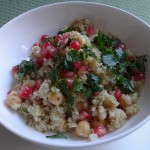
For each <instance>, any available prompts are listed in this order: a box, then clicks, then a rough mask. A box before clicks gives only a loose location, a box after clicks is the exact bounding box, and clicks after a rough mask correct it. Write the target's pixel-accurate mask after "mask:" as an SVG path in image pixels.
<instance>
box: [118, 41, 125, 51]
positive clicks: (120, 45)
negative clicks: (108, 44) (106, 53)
mask: <svg viewBox="0 0 150 150" xmlns="http://www.w3.org/2000/svg"><path fill="white" fill-rule="evenodd" d="M118 48H121V49H122V50H123V51H125V49H126V45H125V44H124V43H122V42H121V43H120V44H119V46H118Z"/></svg>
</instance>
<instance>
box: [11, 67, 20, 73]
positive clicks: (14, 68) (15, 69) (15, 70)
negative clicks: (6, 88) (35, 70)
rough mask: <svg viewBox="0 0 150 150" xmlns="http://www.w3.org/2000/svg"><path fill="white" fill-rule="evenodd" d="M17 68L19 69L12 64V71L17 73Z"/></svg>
mask: <svg viewBox="0 0 150 150" xmlns="http://www.w3.org/2000/svg"><path fill="white" fill-rule="evenodd" d="M18 70H19V68H18V67H17V66H14V67H13V68H12V73H14V74H15V73H17V72H18Z"/></svg>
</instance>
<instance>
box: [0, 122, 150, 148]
mask: <svg viewBox="0 0 150 150" xmlns="http://www.w3.org/2000/svg"><path fill="white" fill-rule="evenodd" d="M81 149H82V148H81ZM93 149H94V150H150V121H149V122H148V123H146V124H145V125H144V126H143V127H141V128H140V129H138V130H137V131H135V132H133V133H131V134H130V135H128V136H126V137H124V138H121V139H119V140H116V141H113V142H109V143H107V144H102V145H100V146H96V147H94V148H92V147H90V148H86V150H93ZM0 150H52V149H50V148H43V147H41V146H39V145H35V144H33V143H30V142H28V141H25V140H23V139H21V138H19V137H18V136H16V135H14V134H12V133H11V132H9V131H7V130H6V129H5V128H4V127H2V126H1V125H0ZM78 150H80V149H79V148H78Z"/></svg>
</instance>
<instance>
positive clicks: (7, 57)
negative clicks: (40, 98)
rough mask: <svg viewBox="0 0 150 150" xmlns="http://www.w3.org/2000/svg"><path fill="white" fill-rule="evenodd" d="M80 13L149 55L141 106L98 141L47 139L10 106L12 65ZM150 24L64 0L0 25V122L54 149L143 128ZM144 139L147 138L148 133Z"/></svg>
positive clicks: (148, 112)
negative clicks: (40, 39)
mask: <svg viewBox="0 0 150 150" xmlns="http://www.w3.org/2000/svg"><path fill="white" fill-rule="evenodd" d="M78 17H85V18H89V19H90V20H91V21H92V22H93V24H94V26H95V27H96V28H100V29H101V31H103V32H105V33H108V32H111V33H112V34H114V35H116V36H117V37H118V38H120V39H121V40H122V41H124V42H125V43H126V44H127V46H128V47H129V48H130V49H131V50H132V51H133V52H134V53H136V54H137V55H141V54H147V55H148V57H147V59H148V63H147V65H146V68H147V72H146V76H147V78H146V82H145V86H144V87H143V88H142V92H141V95H140V98H139V101H138V104H139V106H140V108H141V111H140V112H139V113H138V114H137V115H135V116H134V117H132V118H131V119H130V120H129V121H128V122H127V123H126V124H125V125H124V126H123V127H122V128H120V129H119V130H116V131H115V132H111V133H109V134H107V135H106V136H104V137H102V138H100V139H98V140H96V141H93V142H92V141H88V140H84V139H77V138H74V137H72V136H69V138H68V139H56V140H52V139H46V138H45V135H44V134H43V133H40V132H37V131H36V130H34V129H33V128H30V127H28V126H27V125H26V124H25V122H24V121H23V119H22V118H21V117H20V116H19V115H18V113H17V112H14V111H12V110H10V109H9V108H8V107H7V106H6V105H5V99H6V95H7V92H8V90H9V89H10V88H11V86H12V84H13V82H14V79H13V77H12V74H11V72H10V70H11V68H12V66H14V65H16V64H18V63H20V61H21V60H23V59H25V58H26V57H27V56H28V54H29V50H30V48H31V46H32V44H33V43H34V42H36V41H38V40H39V37H40V36H41V35H42V34H50V35H54V34H56V33H57V31H58V29H59V28H62V27H64V26H66V25H68V24H69V23H71V22H72V21H73V20H74V19H76V18H78ZM149 40H150V26H149V25H148V24H146V23H145V22H143V21H142V20H140V19H139V18H137V17H135V16H134V15H132V14H130V13H127V12H125V11H123V10H120V9H117V8H114V7H111V6H107V5H102V4H96V3H85V2H65V3H56V4H52V5H46V6H42V7H39V8H36V9H33V10H31V11H28V12H26V13H24V14H22V15H20V16H18V17H16V18H15V19H13V20H12V21H10V22H8V23H7V24H6V25H4V26H3V27H2V28H1V29H0V52H1V55H0V64H1V67H0V123H1V124H2V125H3V126H4V127H6V128H7V129H9V130H10V131H11V132H13V133H15V134H16V135H18V136H20V137H22V138H24V139H26V140H29V141H31V142H34V143H37V144H40V145H43V146H47V147H55V148H59V147H60V148H62V147H64V148H67V147H68V148H69V147H72V148H73V147H85V146H92V145H97V144H101V143H106V142H109V141H112V140H115V139H118V138H121V137H123V136H125V135H127V134H129V133H131V132H133V131H134V130H136V129H138V128H139V127H141V126H142V125H143V124H144V123H146V122H147V121H148V120H149V119H150V100H149V98H150V88H149V85H150V42H149ZM143 138H144V137H143Z"/></svg>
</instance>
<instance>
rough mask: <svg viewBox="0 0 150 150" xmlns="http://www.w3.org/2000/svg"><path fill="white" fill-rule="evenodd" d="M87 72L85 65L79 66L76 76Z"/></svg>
mask: <svg viewBox="0 0 150 150" xmlns="http://www.w3.org/2000/svg"><path fill="white" fill-rule="evenodd" d="M87 72H88V67H87V66H86V65H84V64H83V65H81V66H80V68H79V70H78V75H79V76H80V75H83V74H86V73H87Z"/></svg>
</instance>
